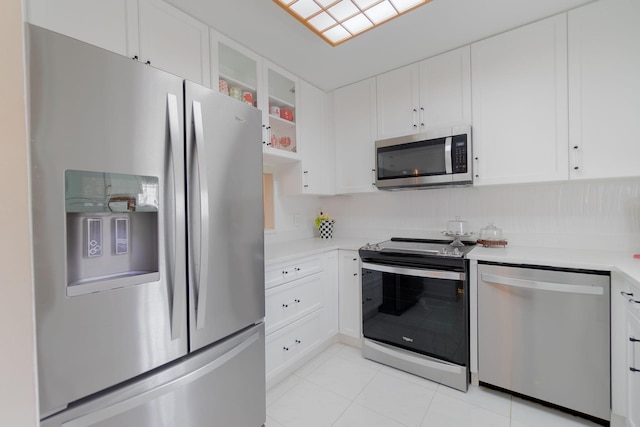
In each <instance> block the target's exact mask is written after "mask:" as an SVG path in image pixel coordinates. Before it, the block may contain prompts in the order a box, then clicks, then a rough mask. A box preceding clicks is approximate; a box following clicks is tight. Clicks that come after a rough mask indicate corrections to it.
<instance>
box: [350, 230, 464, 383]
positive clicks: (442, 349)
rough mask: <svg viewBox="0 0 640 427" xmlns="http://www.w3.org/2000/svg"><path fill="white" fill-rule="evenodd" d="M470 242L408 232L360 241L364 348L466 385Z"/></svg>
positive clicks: (411, 369)
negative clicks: (369, 242)
mask: <svg viewBox="0 0 640 427" xmlns="http://www.w3.org/2000/svg"><path fill="white" fill-rule="evenodd" d="M472 248H473V247H472V246H460V247H458V246H451V245H449V242H447V241H436V240H421V239H406V238H392V239H391V240H388V241H384V242H381V243H377V244H372V245H366V246H363V247H362V248H360V250H359V254H360V258H361V259H362V330H363V335H364V338H363V344H362V354H363V356H364V357H366V358H368V359H372V360H375V361H377V362H380V363H384V364H387V365H390V366H393V367H395V368H398V369H402V370H404V371H407V372H411V373H413V374H415V375H419V376H422V377H425V378H428V379H430V380H433V381H436V382H439V383H442V384H444V385H447V386H449V387H453V388H456V389H458V390H462V391H466V390H467V388H468V384H469V300H468V290H469V289H468V269H469V263H468V260H467V259H466V254H467V253H468V252H469V251H470V250H471V249H472Z"/></svg>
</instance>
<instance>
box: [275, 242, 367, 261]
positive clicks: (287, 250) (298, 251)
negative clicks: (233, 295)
mask: <svg viewBox="0 0 640 427" xmlns="http://www.w3.org/2000/svg"><path fill="white" fill-rule="evenodd" d="M369 240H371V239H369ZM367 243H370V242H369V241H368V240H367V239H366V238H365V237H363V238H353V237H352V238H335V237H334V238H332V239H321V238H319V237H313V238H309V239H301V240H291V241H286V242H278V243H270V244H266V245H265V247H264V260H265V263H267V264H270V263H275V262H282V261H288V260H291V259H295V258H299V257H303V256H309V255H315V254H318V253H322V252H327V251H332V250H336V249H348V250H354V251H356V250H358V249H360V248H361V247H362V246H364V245H365V244H367Z"/></svg>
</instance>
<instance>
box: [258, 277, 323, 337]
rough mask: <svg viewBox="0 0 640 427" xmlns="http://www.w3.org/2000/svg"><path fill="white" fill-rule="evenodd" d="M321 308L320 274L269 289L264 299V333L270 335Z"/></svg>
mask: <svg viewBox="0 0 640 427" xmlns="http://www.w3.org/2000/svg"><path fill="white" fill-rule="evenodd" d="M321 306H322V274H321V273H316V274H313V275H311V276H307V277H304V278H302V279H298V280H295V281H292V282H289V283H286V284H284V285H280V286H276V287H273V288H270V289H268V290H267V291H266V298H265V313H266V315H265V324H266V328H267V329H266V333H267V334H270V333H271V332H273V331H276V330H278V329H280V328H282V327H283V326H286V324H287V323H290V322H292V321H294V320H296V319H299V318H300V317H302V316H304V315H306V314H309V313H311V312H312V311H314V310H317V309H318V308H320V307H321Z"/></svg>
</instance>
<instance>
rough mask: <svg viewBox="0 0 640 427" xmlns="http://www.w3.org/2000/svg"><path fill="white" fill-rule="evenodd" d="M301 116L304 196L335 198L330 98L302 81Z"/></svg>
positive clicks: (300, 131)
mask: <svg viewBox="0 0 640 427" xmlns="http://www.w3.org/2000/svg"><path fill="white" fill-rule="evenodd" d="M298 115H299V117H298V136H299V137H300V141H301V149H300V154H301V161H302V192H303V193H304V194H321V195H329V194H334V193H335V151H334V148H333V146H332V144H330V142H329V138H328V135H327V122H328V120H327V94H326V93H324V92H323V91H321V90H320V89H318V88H316V87H314V86H312V85H310V84H309V83H307V82H305V81H300V107H299V108H298Z"/></svg>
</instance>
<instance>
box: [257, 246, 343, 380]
mask: <svg viewBox="0 0 640 427" xmlns="http://www.w3.org/2000/svg"><path fill="white" fill-rule="evenodd" d="M336 253H337V251H329V252H324V253H322V254H319V255H314V256H308V257H301V258H298V259H294V260H291V261H287V262H283V263H275V264H271V265H267V266H266V269H265V278H266V280H265V288H266V289H265V328H266V329H265V331H266V371H267V387H270V386H272V385H274V384H276V383H277V382H279V381H280V380H282V379H283V378H285V377H286V376H287V375H289V374H290V373H292V372H293V371H294V370H295V369H297V368H298V367H300V366H301V365H302V363H304V362H306V361H307V360H308V359H309V358H311V357H312V356H314V355H315V354H316V353H318V352H320V351H321V350H322V348H323V346H324V345H325V344H327V343H328V342H330V341H331V339H332V338H333V337H335V336H336V335H337V332H338V326H337V325H338V316H337V298H338V283H337V259H336V257H337V255H336Z"/></svg>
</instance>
